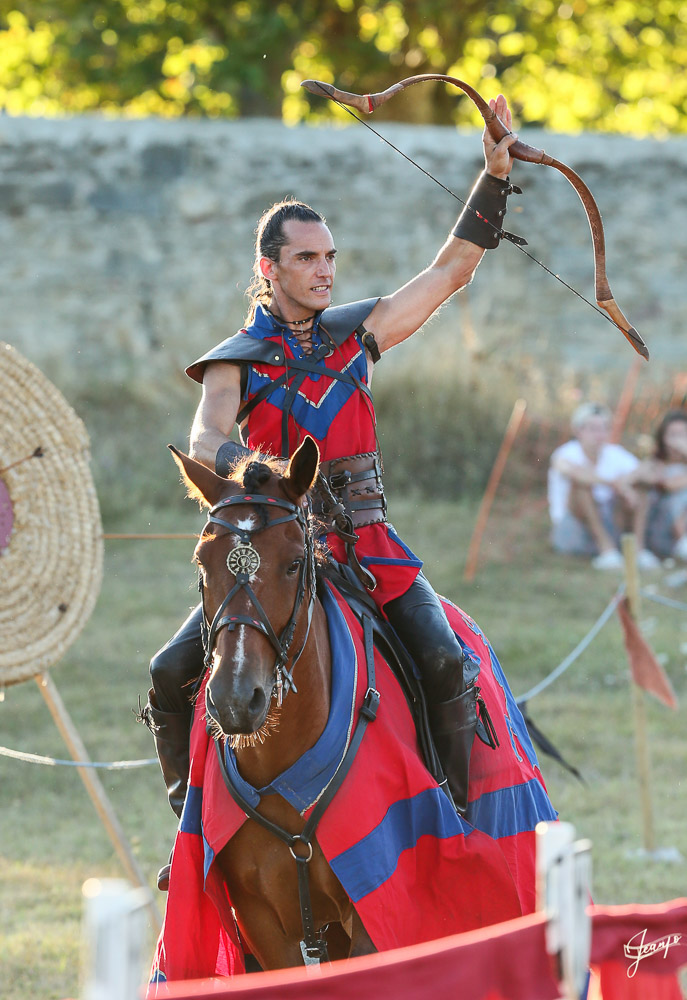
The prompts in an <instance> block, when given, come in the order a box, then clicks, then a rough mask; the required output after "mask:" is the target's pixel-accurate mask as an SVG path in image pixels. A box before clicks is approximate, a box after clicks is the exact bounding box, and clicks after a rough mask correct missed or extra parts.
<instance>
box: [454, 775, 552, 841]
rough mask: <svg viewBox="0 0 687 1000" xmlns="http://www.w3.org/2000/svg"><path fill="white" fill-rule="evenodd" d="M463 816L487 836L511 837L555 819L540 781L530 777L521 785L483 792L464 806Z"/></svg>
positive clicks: (495, 837) (496, 837)
mask: <svg viewBox="0 0 687 1000" xmlns="http://www.w3.org/2000/svg"><path fill="white" fill-rule="evenodd" d="M467 818H468V820H469V821H470V823H472V824H473V826H476V827H478V828H479V829H480V830H483V831H484V832H485V833H488V834H489V836H490V837H493V838H494V839H495V840H498V839H499V837H514V836H515V835H516V834H518V833H525V832H526V831H528V830H534V828H535V826H536V825H537V823H538V822H539V821H540V820H555V819H558V813H557V812H556V810H555V809H554V808H553V806H552V805H551V803H550V802H549V798H548V796H547V794H546V792H545V791H544V789H543V787H542V785H541V783H540V782H539V781H538V780H537V779H536V778H532V779H531V780H530V781H526V782H524V784H521V785H513V786H512V787H511V788H500V789H498V790H497V791H495V792H485V794H484V795H480V797H479V798H478V799H476V800H475V801H474V802H471V803H470V805H469V806H468V811H467Z"/></svg>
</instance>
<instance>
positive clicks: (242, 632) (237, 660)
mask: <svg viewBox="0 0 687 1000" xmlns="http://www.w3.org/2000/svg"><path fill="white" fill-rule="evenodd" d="M247 628H248V626H247V625H239V626H238V628H237V629H236V646H235V647H234V667H235V668H236V676H237V677H238V676H239V674H240V673H241V670H242V668H243V666H244V663H245V659H246V629H247Z"/></svg>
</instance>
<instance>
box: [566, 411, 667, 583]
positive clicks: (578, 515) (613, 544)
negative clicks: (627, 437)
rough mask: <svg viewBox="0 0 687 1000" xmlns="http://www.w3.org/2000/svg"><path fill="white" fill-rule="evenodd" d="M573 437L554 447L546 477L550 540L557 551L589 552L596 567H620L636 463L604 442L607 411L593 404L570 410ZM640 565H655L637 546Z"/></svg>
mask: <svg viewBox="0 0 687 1000" xmlns="http://www.w3.org/2000/svg"><path fill="white" fill-rule="evenodd" d="M571 427H572V431H573V434H574V435H575V436H574V438H573V439H572V440H570V441H567V442H566V443H565V444H563V445H561V446H560V447H559V448H556V450H555V451H554V453H553V455H552V456H551V463H550V466H549V478H548V493H549V512H550V515H551V522H552V530H551V543H552V545H553V548H554V549H555V550H556V552H565V553H569V554H574V555H582V556H584V555H587V556H594V558H593V559H592V566H594V567H595V568H596V569H622V567H623V557H622V556H621V554H620V552H619V551H618V541H619V539H620V533H621V531H623V530H629V529H630V527H631V526H633V518H634V515H635V511H636V509H637V506H638V493H637V490H636V489H635V488H634V487H633V485H632V483H631V482H630V481H629V480H630V477H631V474H632V473H634V472H635V470H636V469H637V468H638V466H639V464H640V463H639V459H637V458H636V457H635V456H634V455H633V454H632V453H631V452H629V451H627V449H625V448H623V447H622V446H621V445H619V444H611V443H610V442H609V440H608V438H609V435H610V430H611V413H610V411H609V410H608V409H607V408H606V407H605V406H600V405H599V404H597V403H583V404H582V405H581V406H579V407H578V408H577V410H575V412H574V414H573V416H572V420H571ZM638 562H639V564H640V566H641V567H642V568H644V569H650V568H651V569H653V568H655V567H656V566H658V565H659V562H658V559H657V558H656V556H655V555H654V554H653V553H652V552H648V551H646V550H645V549H642V550H641V551H640V553H639V557H638Z"/></svg>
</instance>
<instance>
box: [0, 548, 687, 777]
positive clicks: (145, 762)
mask: <svg viewBox="0 0 687 1000" xmlns="http://www.w3.org/2000/svg"><path fill="white" fill-rule="evenodd" d="M197 537H198V536H197V535H192V534H183V535H163V534H148V535H139V534H122V535H103V538H115V539H120V538H124V539H137V538H154V539H166V538H197ZM624 593H625V584H624V583H621V584H620V586H619V587H618V589H617V590H616V592H615V594H614V595H613V597H612V598H611V600H610V601H609V603H608V604H607V605H606V607H605V608H604V610H603V611H602V612H601V614H600V615H599V617H598V618H597V620H596V621H595V622H594V624H593V625H592V627H591V628H590V629H589V631H588V632H587V634H586V635H585V636H584V637H583V638H582V639H581V640H580V641H579V642H578V644H577V645H576V646H575V648H574V649H573V650H572V651H571V652H570V653H569V654H568V655H567V656H566V657H565V659H563V660H562V661H561V662H560V663H559V664H558V666H557V667H555V668H554V670H552V671H551V673H549V674H548V675H547V676H546V677H544V678H543V680H541V681H539V683H538V684H535V685H534V687H532V688H530V689H529V690H528V691H526V692H525V693H524V694H522V695H520V696H519V697H517V698H516V699H515V700H516V703H517V704H518V705H522V704H524V703H525V702H528V701H530V700H531V699H532V698H535V697H536V696H537V695H538V694H541V692H542V691H544V690H546V688H547V687H549V686H550V685H551V684H553V682H554V681H556V680H558V678H559V677H561V676H562V675H563V674H564V673H565V672H566V670H568V669H569V667H571V666H572V664H573V663H574V662H575V661H576V660H577V659H578V658H579V657H580V656H581V655H582V653H584V651H585V650H586V649H588V647H589V646H590V645H591V644H592V642H593V641H594V639H595V638H596V636H597V635H598V634H599V632H600V631H601V629H602V628H603V627H604V625H605V624H606V623H607V622H608V620H609V618H611V616H612V615H613V612H614V611H615V609H616V607H617V605H618V602H619V601H620V600H621V598H622V597H623V595H624ZM641 594H642V597H645V598H646V599H647V600H649V601H654V602H656V603H657V604H663V605H665V606H666V607H669V608H674V609H675V610H677V611H687V604H686V603H684V602H683V601H676V600H674V599H673V598H671V597H664V596H663V595H662V594H654V593H652V592H651V591H648V590H642V591H641ZM0 757H10V758H11V759H13V760H21V761H24V762H26V763H31V764H44V765H46V766H48V767H55V766H58V765H59V766H61V767H91V768H99V769H102V770H105V771H125V770H134V769H136V768H139V767H149V766H151V765H153V764H157V762H158V761H157V757H146V758H141V759H138V760H114V761H78V760H63V759H60V758H58V757H48V756H44V755H42V754H35V753H29V752H28V751H24V750H12V749H10V748H9V747H3V746H0Z"/></svg>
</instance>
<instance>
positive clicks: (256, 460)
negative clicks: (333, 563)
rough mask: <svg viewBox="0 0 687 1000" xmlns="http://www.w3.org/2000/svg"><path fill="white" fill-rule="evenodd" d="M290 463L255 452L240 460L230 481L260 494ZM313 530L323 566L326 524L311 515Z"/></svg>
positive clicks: (325, 546) (316, 556)
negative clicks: (323, 536) (270, 480)
mask: <svg viewBox="0 0 687 1000" xmlns="http://www.w3.org/2000/svg"><path fill="white" fill-rule="evenodd" d="M287 465H288V463H287V462H286V461H285V460H284V459H283V458H273V457H272V456H271V455H263V454H262V453H261V452H259V451H253V452H251V454H250V455H246V456H244V458H240V459H239V460H238V461H237V462H236V464H235V465H234V466H233V467H232V468H231V469H230V472H229V475H228V477H227V478H228V479H229V482H231V483H236V484H237V485H238V486H242V487H243V489H244V490H247V491H248V492H250V493H258V492H259V490H260V487H261V486H263V485H264V484H265V483H266V482H267V481H268V480H269V479H271V478H272V476H276V477H277V478H278V479H281V478H282V477H283V476H284V473H285V472H286V469H287ZM310 524H311V530H312V531H313V533H314V535H315V560H316V562H317V564H318V566H319V565H323V564H324V563H326V562H327V559H328V550H327V545H326V543H325V542H320V541H319V540H318V536H319V535H321V534H323V533H324V531H325V530H326V526H325V523H324V522H323V521H322V520H321V519H320V518H319V517H316V516H313V515H312V514H311V515H310Z"/></svg>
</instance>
